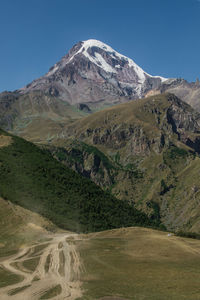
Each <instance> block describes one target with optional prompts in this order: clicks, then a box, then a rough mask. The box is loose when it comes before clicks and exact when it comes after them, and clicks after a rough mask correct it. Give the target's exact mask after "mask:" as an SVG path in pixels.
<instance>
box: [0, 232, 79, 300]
mask: <svg viewBox="0 0 200 300" xmlns="http://www.w3.org/2000/svg"><path fill="white" fill-rule="evenodd" d="M51 237H52V240H51V242H43V243H38V244H36V245H34V246H31V247H30V246H29V247H24V248H21V249H20V251H19V252H18V253H17V254H15V255H12V256H10V257H9V258H6V259H4V260H3V261H1V267H3V268H5V269H6V270H8V271H10V272H12V273H14V274H17V275H21V276H23V277H24V280H23V281H21V282H20V283H17V284H14V285H10V286H6V287H4V288H2V289H0V299H3V300H7V299H8V300H10V299H15V300H22V299H24V300H25V299H27V300H28V299H31V300H36V299H37V300H38V299H45V297H44V296H45V294H46V293H51V291H53V290H54V288H55V290H56V287H58V286H59V289H57V293H58V295H55V294H54V295H53V294H52V295H49V296H50V297H49V298H53V299H54V300H61V299H65V298H67V299H69V300H73V299H77V298H79V297H81V283H80V280H79V276H80V270H81V263H80V260H79V255H78V254H77V252H76V249H75V246H74V243H73V240H76V239H77V235H76V234H66V233H59V234H54V235H52V236H51ZM61 253H62V254H61ZM34 260H35V261H34ZM36 261H38V262H37V265H36V266H35V262H36Z"/></svg>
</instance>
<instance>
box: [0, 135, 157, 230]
mask: <svg viewBox="0 0 200 300" xmlns="http://www.w3.org/2000/svg"><path fill="white" fill-rule="evenodd" d="M0 133H1V134H0V141H1V142H2V143H1V147H0V196H1V197H2V198H3V199H5V200H9V201H11V202H13V203H14V204H18V205H20V206H22V207H24V208H26V209H29V210H31V211H33V212H36V213H38V214H41V215H42V216H45V217H46V218H48V219H49V220H51V221H52V222H54V223H55V224H56V225H58V226H60V227H62V228H64V229H71V230H75V231H93V230H94V231H96V230H100V229H108V228H115V227H120V226H130V225H133V224H138V225H139V224H143V225H148V224H149V225H150V224H152V225H153V224H155V222H152V221H150V220H149V219H148V218H147V216H146V215H145V214H143V213H141V212H139V211H137V210H136V209H135V208H134V207H133V206H131V205H129V204H128V203H127V202H123V201H120V200H118V199H116V198H115V197H113V196H112V195H110V194H109V193H105V192H104V191H103V190H101V189H100V188H99V187H98V186H96V185H95V184H94V183H92V182H91V181H90V180H88V179H85V178H83V177H82V176H80V175H78V174H76V173H75V172H74V171H72V170H70V169H69V168H67V167H65V166H63V165H62V164H61V163H59V162H58V161H57V160H55V159H54V158H53V157H52V156H51V154H50V153H49V152H48V151H46V150H41V149H40V148H38V147H37V146H35V145H34V144H32V143H30V142H27V141H25V140H23V139H21V138H18V137H15V136H11V135H9V134H7V133H5V132H3V131H1V132H0ZM11 187H12V188H11ZM157 224H159V222H157Z"/></svg>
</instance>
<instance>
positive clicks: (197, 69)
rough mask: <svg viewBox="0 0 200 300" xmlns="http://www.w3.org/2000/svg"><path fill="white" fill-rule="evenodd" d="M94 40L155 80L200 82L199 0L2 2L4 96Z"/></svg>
mask: <svg viewBox="0 0 200 300" xmlns="http://www.w3.org/2000/svg"><path fill="white" fill-rule="evenodd" d="M90 38H93V39H98V40H101V41H103V42H105V43H107V44H109V45H110V46H111V47H113V48H114V49H116V50H117V51H118V52H121V53H123V54H124V55H127V56H129V57H130V58H132V59H134V61H135V62H136V63H137V64H139V65H140V66H141V67H142V68H143V69H144V70H145V71H146V72H148V73H150V74H152V75H162V76H165V77H182V78H185V79H187V80H188V81H195V80H196V78H197V77H200V1H198V0H107V1H106V0H74V1H73V0H69V1H68V0H0V91H3V90H14V89H17V88H20V87H22V86H24V85H26V84H27V83H29V82H31V81H32V80H33V79H35V78H38V77H39V76H41V75H43V74H44V73H46V72H47V71H48V69H49V68H50V67H51V66H52V65H53V64H54V63H56V62H57V61H58V60H59V59H60V58H61V57H62V56H64V55H65V54H66V53H67V52H68V50H69V49H70V48H71V47H72V46H73V45H74V44H75V43H76V42H78V41H80V40H87V39H90Z"/></svg>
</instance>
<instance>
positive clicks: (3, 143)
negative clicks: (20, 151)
mask: <svg viewBox="0 0 200 300" xmlns="http://www.w3.org/2000/svg"><path fill="white" fill-rule="evenodd" d="M11 143H12V137H11V136H6V135H0V148H1V147H7V146H9V145H10V144H11Z"/></svg>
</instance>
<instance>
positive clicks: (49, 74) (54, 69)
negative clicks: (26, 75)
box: [46, 64, 59, 76]
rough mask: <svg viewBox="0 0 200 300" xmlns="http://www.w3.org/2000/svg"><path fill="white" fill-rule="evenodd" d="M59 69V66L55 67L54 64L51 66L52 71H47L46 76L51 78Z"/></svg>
mask: <svg viewBox="0 0 200 300" xmlns="http://www.w3.org/2000/svg"><path fill="white" fill-rule="evenodd" d="M58 69H59V66H57V65H56V64H55V65H54V66H53V68H52V70H51V71H49V72H48V73H47V74H46V76H51V75H53V74H54V73H55V72H56V71H57V70H58Z"/></svg>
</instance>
